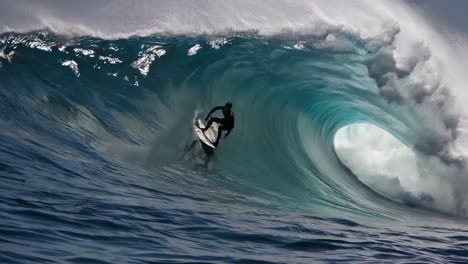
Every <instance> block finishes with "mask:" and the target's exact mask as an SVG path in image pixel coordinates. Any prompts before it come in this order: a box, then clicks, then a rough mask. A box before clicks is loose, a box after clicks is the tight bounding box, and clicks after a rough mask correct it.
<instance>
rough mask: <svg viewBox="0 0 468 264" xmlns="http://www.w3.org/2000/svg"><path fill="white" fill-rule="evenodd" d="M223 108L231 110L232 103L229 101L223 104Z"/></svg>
mask: <svg viewBox="0 0 468 264" xmlns="http://www.w3.org/2000/svg"><path fill="white" fill-rule="evenodd" d="M224 107H225V108H227V109H229V110H231V108H232V103H231V102H227V103H226V104H225V105H224Z"/></svg>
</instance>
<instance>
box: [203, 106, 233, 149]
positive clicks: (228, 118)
mask: <svg viewBox="0 0 468 264" xmlns="http://www.w3.org/2000/svg"><path fill="white" fill-rule="evenodd" d="M216 110H222V111H223V115H224V118H217V117H211V118H210V116H211V114H212V113H213V112H214V111H216ZM208 118H210V119H209V120H208V123H207V124H206V126H205V129H203V131H206V130H207V129H208V128H209V127H210V126H211V124H213V122H216V123H219V127H218V136H217V137H216V141H215V142H214V143H213V144H214V145H215V146H216V145H218V142H219V140H220V138H221V133H222V131H223V130H228V132H227V133H226V135H225V136H224V137H227V136H228V135H229V133H231V130H232V129H233V128H234V113H233V112H232V111H231V110H230V109H228V108H227V107H225V106H216V107H215V108H213V109H211V111H210V113H209V114H208V115H207V116H206V118H205V120H206V119H208Z"/></svg>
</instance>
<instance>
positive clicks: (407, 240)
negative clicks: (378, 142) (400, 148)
mask: <svg viewBox="0 0 468 264" xmlns="http://www.w3.org/2000/svg"><path fill="white" fill-rule="evenodd" d="M396 34H398V33H396ZM390 46H391V45H390ZM388 47H389V44H388V43H379V44H375V42H372V41H370V40H368V39H365V38H360V37H358V36H356V35H354V34H350V33H349V32H346V31H334V32H326V33H324V34H302V35H297V34H290V33H288V32H286V33H284V34H275V35H270V36H265V35H262V34H259V33H258V32H228V33H224V34H198V35H190V34H152V35H149V36H143V37H141V36H132V37H128V36H126V37H121V38H113V39H105V38H98V37H90V36H73V37H70V36H67V37H64V36H63V35H61V34H57V33H54V32H51V31H50V30H41V31H32V32H25V33H15V32H6V33H3V34H2V35H0V179H1V184H0V188H1V191H0V215H1V217H0V219H1V220H2V221H0V234H1V236H0V262H1V263H336V262H352V263H465V262H466V261H467V260H468V257H467V250H466V249H467V245H468V244H467V243H468V228H467V227H466V218H465V215H466V214H465V206H464V197H465V196H464V192H463V191H462V190H461V189H463V187H460V188H461V189H459V188H456V187H450V188H451V189H446V188H448V187H446V185H445V183H444V181H442V180H440V181H439V183H440V185H438V186H436V187H435V188H433V187H432V185H431V183H432V182H434V178H437V179H441V178H442V176H445V177H447V181H449V182H450V184H453V185H456V183H458V184H459V185H460V183H462V182H461V181H456V178H449V176H450V175H451V174H450V173H453V171H452V170H450V171H449V170H445V169H444V168H442V167H440V166H442V165H437V164H439V163H437V161H434V159H435V158H434V157H437V158H440V160H442V163H441V164H445V165H446V166H447V167H450V168H452V169H453V168H454V167H455V168H457V170H456V172H455V173H453V174H454V175H462V172H463V168H462V165H460V164H462V162H461V161H459V160H458V161H457V160H455V159H451V156H444V155H442V154H441V153H445V152H442V151H439V150H440V149H443V148H442V147H440V148H436V146H439V145H438V144H441V145H443V144H448V143H447V141H448V140H446V141H443V140H442V141H440V140H438V139H439V138H438V137H436V136H434V134H436V133H429V132H427V133H425V132H424V131H433V130H434V127H433V126H431V125H429V124H428V122H427V120H426V119H424V116H422V115H421V112H422V111H418V109H419V108H418V107H419V105H426V106H427V104H429V103H431V104H430V105H429V106H427V108H424V109H436V110H437V111H436V110H434V112H433V115H434V116H436V115H437V116H439V115H440V116H443V118H440V120H442V121H441V122H442V123H444V122H445V123H444V124H445V125H446V127H445V128H446V130H447V131H448V130H450V128H452V127H453V126H455V125H453V126H452V124H457V122H455V121H453V119H450V118H449V117H451V116H449V117H447V116H445V115H443V114H444V113H446V112H445V110H440V109H445V108H444V107H443V105H444V102H445V101H440V100H439V101H438V100H436V99H434V98H435V97H436V95H438V94H437V93H431V94H429V95H428V94H427V93H425V94H424V93H421V91H420V90H417V89H416V88H414V90H415V91H416V92H414V93H409V94H410V95H407V94H402V93H399V90H398V89H397V88H395V87H396V86H398V85H400V83H396V81H395V82H394V80H393V79H391V78H390V77H389V76H390V73H394V74H395V76H398V78H399V81H401V83H403V84H405V85H406V84H407V82H409V80H408V79H405V77H406V76H408V75H411V74H410V73H409V72H413V71H416V70H417V69H418V66H415V65H417V64H415V65H413V66H412V67H410V70H406V71H405V70H401V69H399V70H396V69H395V67H394V65H393V64H395V61H392V59H391V58H389V57H388V56H387V55H388V54H389V52H388ZM423 57H424V56H423ZM403 68H404V67H403ZM392 76H393V75H392ZM389 83H392V84H393V85H394V86H392V85H389ZM421 86H422V87H427V85H426V86H424V85H421ZM411 87H413V86H411ZM405 96H406V97H405ZM431 96H433V97H431ZM410 97H411V98H414V99H415V101H417V100H420V101H419V104H412V103H408V101H409V100H406V99H407V98H410ZM427 98H429V99H427ZM444 100H445V99H444ZM226 101H231V102H232V103H233V105H234V108H233V109H234V112H235V116H236V125H235V129H234V130H233V132H232V134H231V135H230V136H229V137H228V138H226V139H225V140H222V141H221V143H220V146H219V148H218V149H217V150H216V151H215V152H214V153H212V152H209V151H207V149H205V148H203V147H202V145H201V144H200V142H199V141H198V140H197V139H196V136H195V135H194V132H193V128H192V122H193V120H194V119H195V118H197V117H203V116H205V115H206V113H207V112H208V111H209V110H210V109H211V108H212V107H213V106H215V105H221V104H224V103H225V102H226ZM426 102H428V103H426ZM434 102H436V103H434ZM432 103H434V104H432ZM414 105H417V106H418V107H415V106H414ZM434 105H437V106H438V107H439V108H437V107H433V106H434ZM441 113H442V114H441ZM434 119H435V118H434ZM451 122H452V123H451ZM359 124H370V125H373V126H375V127H379V128H380V129H381V130H385V131H387V132H388V133H390V134H392V135H393V136H394V137H395V138H397V139H398V140H400V141H401V142H402V144H403V145H407V146H410V147H411V148H412V149H413V150H414V152H415V153H416V154H417V155H419V157H428V156H430V157H432V159H429V158H428V160H429V161H430V163H431V164H436V165H434V166H435V167H437V166H439V167H438V168H442V169H440V171H438V170H435V169H431V168H430V167H424V168H425V169H426V174H424V175H426V178H425V179H426V183H427V188H426V186H421V185H420V184H414V185H417V187H418V188H422V189H424V191H420V189H418V188H416V187H414V186H412V185H407V182H405V181H404V178H402V177H406V176H408V177H409V176H411V175H406V174H404V173H403V174H402V173H398V172H400V171H398V172H397V174H399V178H398V177H393V178H392V177H391V176H388V177H387V176H385V175H386V174H385V173H388V172H382V170H383V169H382V168H383V167H382V166H383V165H382V164H380V163H374V164H372V166H371V165H368V164H369V163H367V162H368V160H367V161H366V160H364V159H362V160H361V161H360V162H361V163H362V164H360V165H361V167H365V168H366V170H363V169H362V168H360V167H352V164H353V162H352V161H353V160H352V158H353V156H354V157H358V158H360V156H359V155H361V153H362V152H359V151H357V152H354V153H353V152H352V151H354V149H351V150H352V151H351V155H350V154H349V153H348V154H347V155H348V156H347V157H345V158H343V156H342V155H339V154H340V153H341V152H340V151H341V149H340V148H339V147H338V145H337V144H336V135H337V133H338V131H340V129H343V128H345V127H349V126H352V125H359ZM369 133H370V132H369ZM379 135H380V134H379ZM436 135H439V134H436ZM367 136H369V137H370V134H369V135H367ZM380 139H382V140H383V139H384V138H383V137H381V138H380ZM440 142H442V143H440ZM432 147H433V148H432ZM434 149H436V150H437V151H434ZM392 150H393V148H388V149H386V151H385V152H384V153H385V155H384V156H383V157H380V156H379V157H380V158H381V159H384V158H385V157H387V155H388V156H391V155H393V154H391V152H392ZM431 151H434V152H431ZM344 153H345V154H346V153H347V152H344ZM378 155H379V154H378V152H374V156H375V157H377V156H378ZM431 155H432V156H431ZM345 156H346V155H345ZM369 156H372V155H369ZM392 157H393V156H392ZM444 158H445V159H444ZM348 159H349V160H350V161H349V160H348ZM389 159H390V158H389ZM390 160H391V159H390ZM424 161H425V159H423V158H420V159H419V160H418V164H421V163H424ZM398 162H400V161H398ZM458 162H459V163H458ZM401 163H403V162H401ZM350 164H351V165H350ZM386 164H387V163H386ZM424 164H426V163H424ZM454 164H455V165H454ZM358 165H359V164H358ZM395 170H396V169H395ZM367 171H372V172H375V173H374V174H375V175H374V178H373V179H374V180H371V181H370V182H369V181H367V180H366V179H367V178H366V177H363V175H365V174H366V173H367ZM434 171H435V172H434ZM444 173H446V174H444ZM382 175H384V176H385V177H384V176H382ZM421 175H423V174H422V173H421ZM424 175H423V176H424ZM434 175H436V176H434ZM441 175H442V176H441ZM462 176H463V175H462ZM442 179H443V178H442ZM414 181H416V182H417V179H416V180H414ZM450 186H452V185H450ZM395 188H396V190H395ZM437 188H439V189H440V190H442V191H445V192H442V191H441V193H442V194H441V193H439V192H437ZM389 189H390V190H389ZM446 190H450V191H451V192H450V193H447V192H446ZM447 196H449V198H447Z"/></svg>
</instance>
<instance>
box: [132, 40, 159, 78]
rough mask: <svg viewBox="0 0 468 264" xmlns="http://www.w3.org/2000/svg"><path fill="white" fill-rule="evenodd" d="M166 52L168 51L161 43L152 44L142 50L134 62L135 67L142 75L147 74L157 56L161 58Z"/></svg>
mask: <svg viewBox="0 0 468 264" xmlns="http://www.w3.org/2000/svg"><path fill="white" fill-rule="evenodd" d="M165 54H166V51H165V50H164V49H162V47H161V46H159V45H154V46H150V47H149V48H146V49H145V50H144V51H140V52H139V54H138V56H139V58H138V60H136V61H135V62H133V63H132V66H133V67H134V68H137V69H138V70H139V71H140V73H141V74H142V75H145V76H146V75H147V74H148V72H149V70H150V66H151V64H152V63H153V61H154V60H155V59H156V58H160V57H162V56H164V55H165ZM136 86H138V82H136Z"/></svg>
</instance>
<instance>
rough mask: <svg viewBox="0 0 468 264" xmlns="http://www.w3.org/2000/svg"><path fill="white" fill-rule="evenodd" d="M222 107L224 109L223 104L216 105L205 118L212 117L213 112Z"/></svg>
mask: <svg viewBox="0 0 468 264" xmlns="http://www.w3.org/2000/svg"><path fill="white" fill-rule="evenodd" d="M221 109H223V107H222V106H216V107H214V108H213V109H211V111H210V113H209V114H208V115H207V116H206V118H205V120H208V118H210V116H211V114H212V113H214V111H216V110H221Z"/></svg>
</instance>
